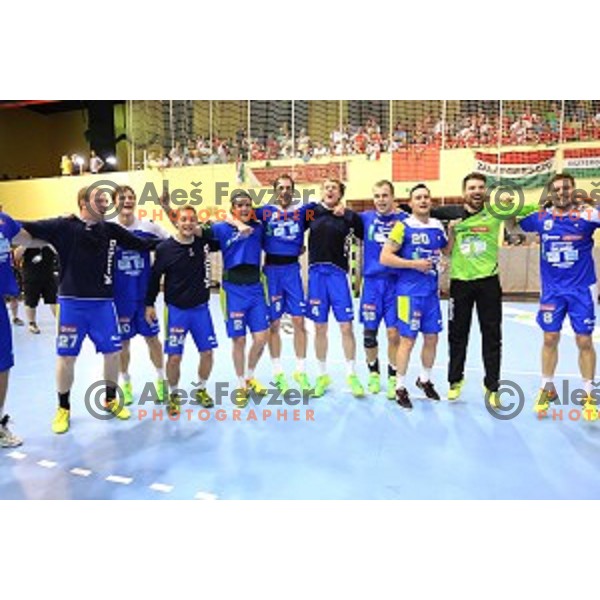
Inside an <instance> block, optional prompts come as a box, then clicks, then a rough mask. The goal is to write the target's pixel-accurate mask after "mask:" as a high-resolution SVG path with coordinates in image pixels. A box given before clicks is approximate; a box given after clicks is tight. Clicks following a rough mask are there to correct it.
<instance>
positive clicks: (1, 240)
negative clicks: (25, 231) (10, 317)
mask: <svg viewBox="0 0 600 600" xmlns="http://www.w3.org/2000/svg"><path fill="white" fill-rule="evenodd" d="M19 231H21V226H20V225H19V223H17V222H16V221H14V220H13V219H11V218H10V217H9V216H8V215H7V214H6V213H3V212H0V296H3V295H5V294H6V295H12V294H15V293H17V292H16V290H18V289H19V288H18V286H17V282H16V280H15V274H14V273H13V268H12V255H11V252H10V243H11V241H12V239H13V238H14V237H15V236H16V235H17V234H18V233H19ZM0 301H2V302H3V300H2V299H1V298H0Z"/></svg>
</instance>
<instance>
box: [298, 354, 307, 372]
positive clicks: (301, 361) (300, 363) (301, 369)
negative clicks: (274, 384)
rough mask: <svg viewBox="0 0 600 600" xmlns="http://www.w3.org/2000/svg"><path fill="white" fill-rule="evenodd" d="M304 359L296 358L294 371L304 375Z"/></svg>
mask: <svg viewBox="0 0 600 600" xmlns="http://www.w3.org/2000/svg"><path fill="white" fill-rule="evenodd" d="M305 363H306V359H304V358H296V371H298V373H304V371H306V365H305Z"/></svg>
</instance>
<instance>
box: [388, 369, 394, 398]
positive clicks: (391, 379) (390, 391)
mask: <svg viewBox="0 0 600 600" xmlns="http://www.w3.org/2000/svg"><path fill="white" fill-rule="evenodd" d="M387 399H388V400H395V399H396V376H395V375H391V376H390V377H388V382H387Z"/></svg>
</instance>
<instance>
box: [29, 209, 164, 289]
mask: <svg viewBox="0 0 600 600" xmlns="http://www.w3.org/2000/svg"><path fill="white" fill-rule="evenodd" d="M23 229H25V230H26V231H27V232H29V233H30V234H31V236H32V237H34V238H39V239H41V240H44V241H46V242H48V243H49V244H52V245H53V246H54V248H56V251H57V252H58V257H59V259H60V283H59V294H60V296H61V297H63V298H78V299H90V300H98V299H112V298H114V291H113V280H114V266H115V255H116V252H117V247H118V246H121V247H122V248H127V249H129V250H151V249H152V248H154V247H155V246H156V245H157V243H158V240H149V239H141V238H139V237H136V236H135V235H132V234H131V233H129V232H128V231H127V230H126V229H124V228H123V227H121V226H120V225H116V224H115V223H110V222H107V221H99V222H94V223H90V222H85V221H83V220H81V219H80V218H79V217H67V218H63V217H59V218H57V219H45V220H43V221H30V222H24V223H23Z"/></svg>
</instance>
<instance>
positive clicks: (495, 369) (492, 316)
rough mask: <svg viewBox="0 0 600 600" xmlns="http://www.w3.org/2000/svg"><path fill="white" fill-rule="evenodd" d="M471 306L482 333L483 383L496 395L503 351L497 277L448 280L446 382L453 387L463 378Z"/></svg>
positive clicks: (500, 297)
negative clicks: (448, 353)
mask: <svg viewBox="0 0 600 600" xmlns="http://www.w3.org/2000/svg"><path fill="white" fill-rule="evenodd" d="M473 306H475V307H476V308H477V317H478V319H479V329H480V331H481V350H482V356H483V365H484V368H485V378H484V380H483V382H484V385H485V386H486V387H487V388H488V390H491V391H493V392H495V391H497V390H498V380H499V379H500V358H501V349H502V289H501V288H500V280H499V278H498V276H497V275H493V276H492V277H484V278H483V279H475V280H473V281H460V280H458V279H452V280H451V281H450V303H449V308H448V347H449V351H450V361H449V364H448V381H449V383H451V384H452V383H456V382H458V381H460V380H461V379H463V377H464V372H465V359H466V357H467V345H468V343H469V333H470V331H471V320H472V318H473Z"/></svg>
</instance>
